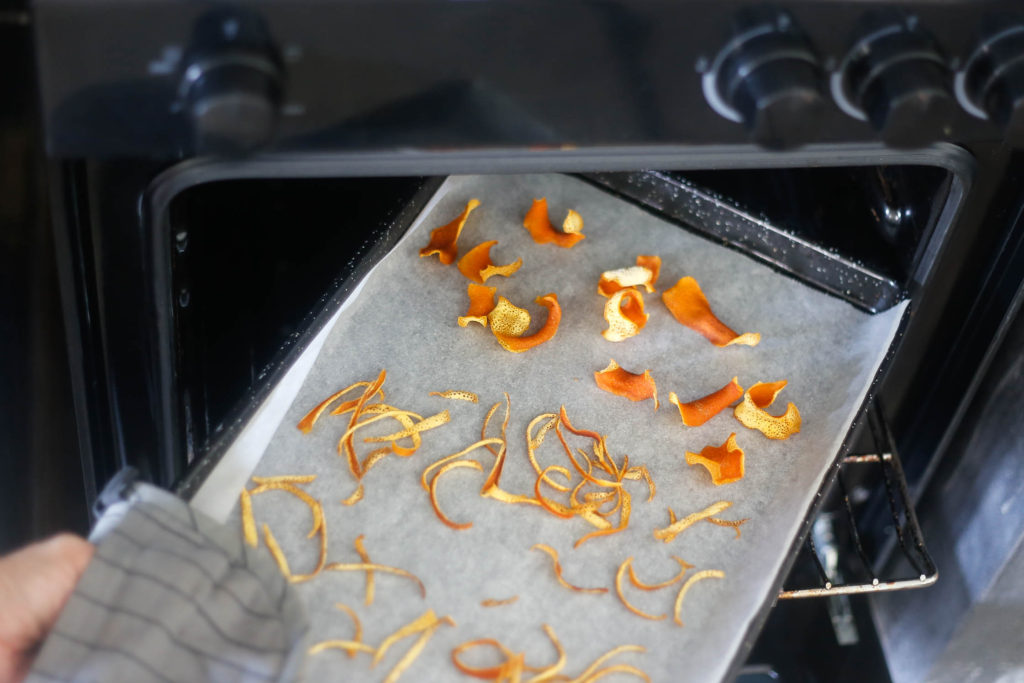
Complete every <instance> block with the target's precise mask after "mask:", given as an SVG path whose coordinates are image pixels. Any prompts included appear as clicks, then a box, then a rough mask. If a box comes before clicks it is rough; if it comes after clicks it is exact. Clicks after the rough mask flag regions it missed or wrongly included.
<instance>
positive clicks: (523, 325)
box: [487, 296, 530, 337]
mask: <svg viewBox="0 0 1024 683" xmlns="http://www.w3.org/2000/svg"><path fill="white" fill-rule="evenodd" d="M487 322H488V323H489V324H490V326H491V331H492V332H494V333H495V334H503V335H506V336H509V337H518V336H520V335H522V334H523V333H525V332H526V330H528V329H530V312H529V311H528V310H526V309H525V308H519V306H516V305H515V304H513V303H512V302H511V301H509V300H508V299H506V298H505V297H503V296H499V297H498V303H497V304H495V306H494V308H493V309H491V312H490V313H488V314H487Z"/></svg>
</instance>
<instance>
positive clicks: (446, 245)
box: [420, 199, 480, 266]
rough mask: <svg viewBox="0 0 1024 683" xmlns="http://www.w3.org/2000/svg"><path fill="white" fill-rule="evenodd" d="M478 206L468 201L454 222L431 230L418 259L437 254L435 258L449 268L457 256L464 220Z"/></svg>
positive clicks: (473, 201) (475, 200) (477, 203)
mask: <svg viewBox="0 0 1024 683" xmlns="http://www.w3.org/2000/svg"><path fill="white" fill-rule="evenodd" d="M478 206H480V200H478V199H470V200H469V202H468V203H467V204H466V208H465V209H463V210H462V213H460V214H459V215H458V216H456V217H455V220H453V221H452V222H451V223H447V224H445V225H442V226H441V227H439V228H434V229H433V230H431V231H430V242H429V243H427V246H425V247H423V248H422V249H420V258H423V257H424V256H430V255H431V254H437V257H438V258H439V259H440V260H441V263H443V264H444V265H446V266H450V265H451V264H452V263H454V262H455V257H456V256H458V255H459V248H458V246H457V242H458V240H459V235H460V234H462V228H463V226H465V225H466V219H468V218H469V214H470V213H472V211H473V209H475V208H476V207H478Z"/></svg>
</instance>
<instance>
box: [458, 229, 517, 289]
mask: <svg viewBox="0 0 1024 683" xmlns="http://www.w3.org/2000/svg"><path fill="white" fill-rule="evenodd" d="M497 243H498V240H490V241H487V242H481V243H480V244H478V245H476V246H475V247H473V248H472V249H470V250H469V251H467V252H466V253H465V255H464V256H463V257H462V258H460V259H459V265H458V268H459V272H460V273H462V274H463V275H465V276H466V277H468V278H469V279H470V280H472V281H473V282H476V283H478V284H483V283H484V282H486V281H487V279H488V278H490V277H493V276H495V275H501V276H503V277H509V276H510V275H512V273H514V272H516V271H517V270H519V268H520V267H521V266H522V265H523V259H521V258H520V259H516V260H515V261H514V262H513V263H509V264H507V265H504V266H496V265H494V264H493V263H492V262H491V247H493V246H494V245H495V244H497Z"/></svg>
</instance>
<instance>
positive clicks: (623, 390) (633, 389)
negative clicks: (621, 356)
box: [594, 360, 658, 410]
mask: <svg viewBox="0 0 1024 683" xmlns="http://www.w3.org/2000/svg"><path fill="white" fill-rule="evenodd" d="M594 381H595V382H596V383H597V386H598V388H600V389H603V390H604V391H607V392H608V393H610V394H615V395H616V396H623V397H625V398H628V399H629V400H630V401H646V400H647V399H649V398H653V399H654V409H655V410H657V409H658V387H657V385H655V383H654V378H653V377H651V371H650V370H644V372H643V374H642V375H640V374H637V373H635V372H630V371H629V370H626V369H624V368H621V367H619V364H618V363H616V362H615V361H614V360H611V361H609V363H608V367H606V368H605V369H604V370H600V371H598V372H595V373H594Z"/></svg>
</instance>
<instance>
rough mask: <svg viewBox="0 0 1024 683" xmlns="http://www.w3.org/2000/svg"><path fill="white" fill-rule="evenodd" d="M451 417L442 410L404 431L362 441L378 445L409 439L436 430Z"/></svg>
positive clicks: (370, 437) (388, 415)
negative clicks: (382, 442)
mask: <svg viewBox="0 0 1024 683" xmlns="http://www.w3.org/2000/svg"><path fill="white" fill-rule="evenodd" d="M381 417H391V414H389V413H385V414H384V415H381ZM451 417H452V416H451V413H449V412H448V411H447V410H442V411H441V412H440V413H437V414H436V415H431V416H430V417H427V418H424V419H422V420H420V421H419V422H416V423H414V424H413V425H412V426H411V427H406V428H405V429H403V430H401V431H399V432H395V433H393V434H385V435H384V436H368V437H366V438H365V439H363V442H364V443H380V442H381V441H398V440H399V439H404V438H406V437H410V436H412V435H413V434H420V433H422V432H425V431H427V430H430V429H436V428H437V427H440V426H441V425H444V424H448V422H449V421H450V420H451Z"/></svg>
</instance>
